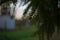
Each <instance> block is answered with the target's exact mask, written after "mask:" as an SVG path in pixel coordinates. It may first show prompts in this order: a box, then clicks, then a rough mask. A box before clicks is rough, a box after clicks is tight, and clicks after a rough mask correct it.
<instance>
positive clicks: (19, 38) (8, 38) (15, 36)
mask: <svg viewBox="0 0 60 40" xmlns="http://www.w3.org/2000/svg"><path fill="white" fill-rule="evenodd" d="M36 31H37V28H35V27H32V28H31V29H26V30H16V31H11V32H0V40H33V38H34V37H33V34H34V32H36Z"/></svg>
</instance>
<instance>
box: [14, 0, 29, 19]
mask: <svg viewBox="0 0 60 40" xmlns="http://www.w3.org/2000/svg"><path fill="white" fill-rule="evenodd" d="M29 4H30V2H28V3H27V4H25V5H24V2H21V0H20V2H19V1H17V4H16V6H15V19H18V20H20V19H21V18H22V17H23V13H24V11H25V9H26V8H27V7H28V5H29ZM23 5H24V6H23Z"/></svg>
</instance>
